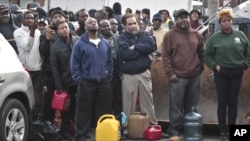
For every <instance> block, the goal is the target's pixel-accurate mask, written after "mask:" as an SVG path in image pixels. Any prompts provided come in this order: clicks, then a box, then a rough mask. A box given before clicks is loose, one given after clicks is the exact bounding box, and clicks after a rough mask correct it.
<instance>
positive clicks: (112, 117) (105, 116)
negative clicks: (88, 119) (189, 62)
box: [97, 114, 115, 125]
mask: <svg viewBox="0 0 250 141" xmlns="http://www.w3.org/2000/svg"><path fill="white" fill-rule="evenodd" d="M107 118H111V119H115V116H114V115H111V114H104V115H102V116H101V117H100V118H99V119H98V122H97V125H99V124H100V123H101V122H102V121H103V120H104V119H107Z"/></svg>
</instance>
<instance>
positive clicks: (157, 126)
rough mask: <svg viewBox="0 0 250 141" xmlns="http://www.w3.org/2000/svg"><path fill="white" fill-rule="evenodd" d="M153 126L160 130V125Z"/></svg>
mask: <svg viewBox="0 0 250 141" xmlns="http://www.w3.org/2000/svg"><path fill="white" fill-rule="evenodd" d="M153 128H154V129H157V130H160V129H161V125H154V126H153Z"/></svg>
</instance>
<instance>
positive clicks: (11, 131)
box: [0, 33, 35, 141]
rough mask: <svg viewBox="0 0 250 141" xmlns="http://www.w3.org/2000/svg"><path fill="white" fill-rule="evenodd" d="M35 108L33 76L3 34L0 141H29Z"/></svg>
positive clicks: (0, 69) (1, 38) (0, 70)
mask: <svg viewBox="0 0 250 141" xmlns="http://www.w3.org/2000/svg"><path fill="white" fill-rule="evenodd" d="M34 105H35V100H34V91H33V85H32V81H31V78H30V76H29V73H28V72H27V71H25V69H24V68H23V66H22V64H21V62H20V61H19V59H18V56H17V55H16V52H15V51H14V49H13V48H12V46H11V45H10V44H9V42H8V41H7V40H6V39H5V38H4V37H3V35H2V34H1V33H0V141H27V140H28V135H29V128H30V125H31V120H32V118H31V117H32V116H31V114H32V110H33V108H34Z"/></svg>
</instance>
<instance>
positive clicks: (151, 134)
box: [144, 125, 162, 140]
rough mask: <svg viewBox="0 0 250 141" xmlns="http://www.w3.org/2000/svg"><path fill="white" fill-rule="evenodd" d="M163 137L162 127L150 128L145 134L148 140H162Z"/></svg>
mask: <svg viewBox="0 0 250 141" xmlns="http://www.w3.org/2000/svg"><path fill="white" fill-rule="evenodd" d="M161 136H162V131H161V126H160V125H154V126H152V127H149V128H147V129H146V130H145V132H144V138H145V139H146V140H160V139H161Z"/></svg>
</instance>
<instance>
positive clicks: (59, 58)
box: [50, 36, 79, 90]
mask: <svg viewBox="0 0 250 141" xmlns="http://www.w3.org/2000/svg"><path fill="white" fill-rule="evenodd" d="M70 38H71V43H70V44H67V43H66V39H65V38H63V37H60V38H58V39H57V40H56V41H55V42H54V43H53V44H52V46H51V49H50V63H51V71H52V74H53V78H54V80H55V86H56V89H57V90H65V88H66V87H70V86H74V85H76V83H74V81H73V79H72V77H71V72H70V55H71V52H72V47H73V45H74V43H75V41H76V40H78V39H79V37H78V36H70Z"/></svg>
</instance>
